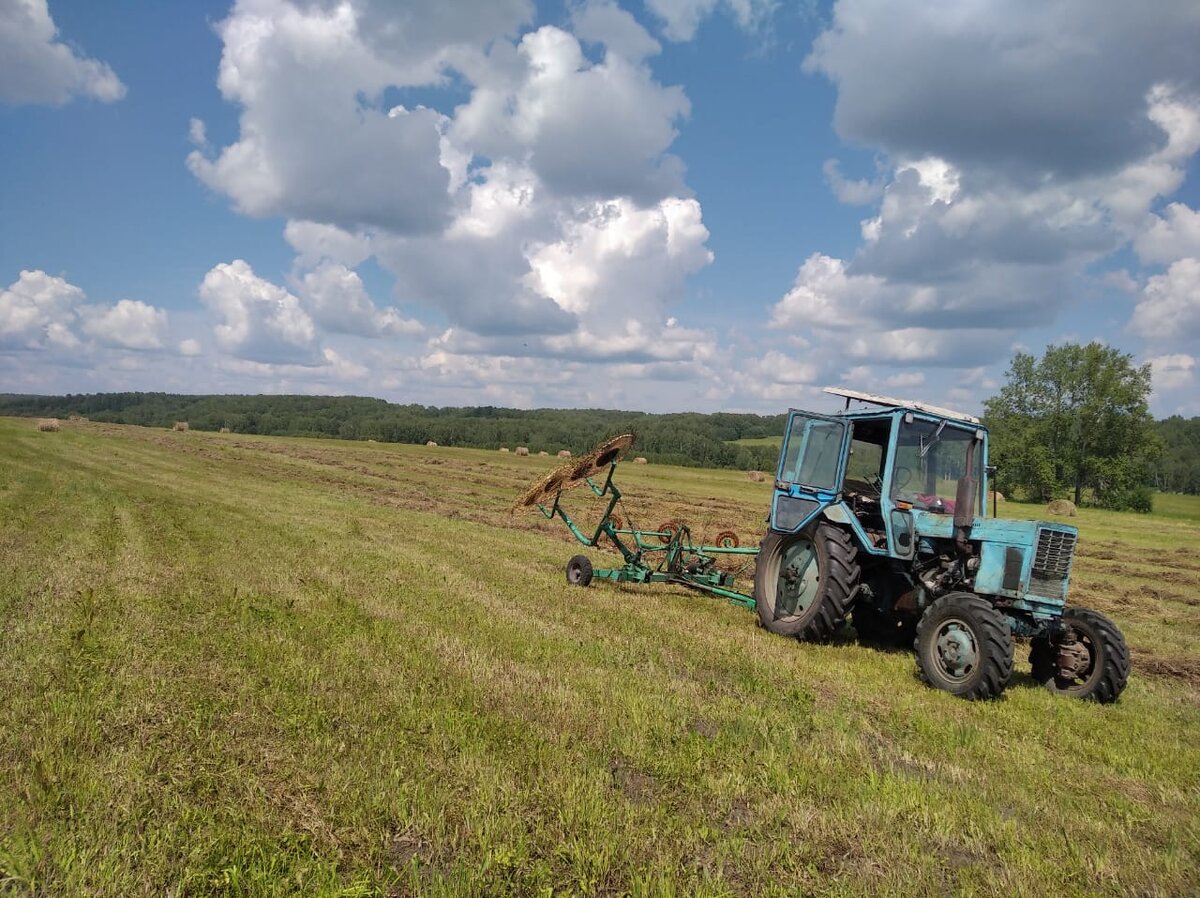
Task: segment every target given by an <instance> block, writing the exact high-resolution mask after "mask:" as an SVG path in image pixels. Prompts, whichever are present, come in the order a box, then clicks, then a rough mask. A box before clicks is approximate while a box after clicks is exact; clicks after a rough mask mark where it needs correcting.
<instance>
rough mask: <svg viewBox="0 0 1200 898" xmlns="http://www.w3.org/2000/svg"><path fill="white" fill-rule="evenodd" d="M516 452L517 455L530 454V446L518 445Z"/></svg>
mask: <svg viewBox="0 0 1200 898" xmlns="http://www.w3.org/2000/svg"><path fill="white" fill-rule="evenodd" d="M516 454H517V455H528V454H529V447H528V446H518V447H517V451H516Z"/></svg>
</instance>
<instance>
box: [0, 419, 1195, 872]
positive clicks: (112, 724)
mask: <svg viewBox="0 0 1200 898" xmlns="http://www.w3.org/2000/svg"><path fill="white" fill-rule="evenodd" d="M552 463H553V460H552V459H538V458H515V457H512V456H504V455H500V454H499V453H491V452H483V451H470V450H453V449H429V450H427V449H425V448H423V447H422V448H418V447H410V446H396V445H385V444H363V443H356V444H352V443H337V442H332V441H315V440H313V441H310V440H288V439H282V438H254V437H243V436H240V435H237V434H230V435H218V434H204V433H195V432H193V433H170V432H166V431H160V430H147V429H140V428H125V427H116V426H103V425H86V426H69V427H65V428H64V429H63V431H62V432H60V433H39V432H37V431H36V430H35V428H34V423H33V422H31V421H19V420H11V419H0V621H2V622H3V631H2V632H3V634H4V637H3V638H4V642H3V648H2V649H0V893H3V894H15V895H85V894H86V895H113V896H118V895H119V896H133V895H165V894H172V895H180V896H181V895H293V894H304V895H376V894H379V895H390V894H395V895H463V894H466V895H494V894H511V895H536V894H543V895H545V894H554V895H560V894H561V895H572V894H574V895H615V894H631V895H679V896H685V895H689V896H690V895H743V894H754V895H772V894H779V895H807V894H822V895H859V894H864V893H880V894H889V893H890V894H897V895H915V894H935V893H952V894H968V895H970V894H974V895H995V894H1005V895H1008V894H1028V895H1043V894H1048V893H1050V894H1067V895H1075V894H1113V895H1116V894H1122V895H1124V894H1130V893H1133V894H1164V895H1167V894H1170V895H1187V894H1196V893H1197V892H1198V891H1200V874H1197V872H1196V871H1197V868H1198V866H1200V857H1198V853H1200V832H1198V826H1200V824H1198V820H1200V773H1198V771H1200V748H1198V746H1200V699H1198V696H1197V683H1198V681H1200V666H1198V664H1197V659H1198V658H1200V611H1198V610H1197V600H1196V595H1197V589H1196V587H1197V586H1200V566H1198V563H1197V561H1196V559H1195V558H1194V548H1195V546H1196V545H1197V541H1198V539H1200V525H1198V524H1196V523H1194V522H1192V521H1189V520H1187V519H1185V518H1176V517H1172V518H1166V517H1160V516H1152V517H1145V516H1135V515H1113V514H1105V513H1101V512H1091V511H1084V512H1081V514H1080V516H1079V518H1077V519H1075V520H1076V521H1077V522H1078V523H1079V525H1080V527H1081V530H1082V532H1083V539H1082V541H1081V555H1080V558H1079V562H1078V565H1077V577H1076V580H1077V584H1078V587H1079V593H1080V595H1081V596H1082V597H1085V598H1086V599H1087V603H1088V604H1093V605H1095V606H1097V607H1101V608H1102V609H1104V610H1107V611H1109V613H1111V614H1113V615H1114V616H1115V617H1116V618H1117V620H1118V622H1119V623H1120V624H1121V626H1122V627H1124V628H1125V630H1126V632H1127V634H1128V636H1129V640H1130V643H1131V645H1132V647H1133V650H1134V653H1135V673H1134V676H1133V677H1132V679H1131V681H1130V685H1129V688H1128V690H1127V691H1126V693H1125V695H1124V697H1123V698H1122V700H1121V701H1120V702H1119V703H1118V704H1116V705H1113V706H1107V707H1099V706H1095V705H1090V704H1085V703H1081V702H1074V701H1070V700H1065V699H1059V698H1056V697H1055V696H1052V695H1050V694H1049V693H1048V692H1046V691H1045V690H1043V689H1041V688H1039V687H1036V686H1035V685H1034V684H1032V683H1031V682H1030V681H1029V680H1028V678H1026V677H1021V676H1019V677H1016V678H1014V682H1013V683H1012V684H1011V686H1010V688H1009V690H1008V692H1007V693H1006V696H1005V698H1004V699H1003V700H1002V701H998V702H993V703H984V704H969V703H966V702H962V701H960V700H957V699H954V698H952V697H950V696H949V695H946V694H944V693H940V692H936V691H933V690H930V689H928V688H925V687H923V686H922V685H920V684H919V683H918V681H917V679H916V677H915V676H914V665H913V660H912V657H911V655H910V654H906V653H903V652H896V653H887V652H879V651H872V650H869V649H865V648H862V647H860V646H858V645H856V644H855V643H854V642H853V641H852V640H850V639H849V638H848V637H847V638H845V639H842V640H839V641H836V642H835V643H833V644H831V645H825V646H814V645H803V644H800V643H797V642H795V641H793V640H787V639H782V638H778V637H773V636H770V635H769V634H767V633H765V632H764V631H762V630H759V629H758V628H756V627H755V626H754V625H753V617H752V616H751V615H750V614H748V613H746V612H745V611H742V610H739V609H737V608H735V607H733V606H730V605H728V604H725V603H722V602H719V601H714V600H712V599H709V598H705V597H703V596H700V595H696V594H693V593H689V592H686V591H683V590H680V589H674V588H632V587H630V588H619V587H616V586H612V585H604V584H601V585H597V586H595V587H593V588H592V589H589V590H586V591H585V590H577V589H573V588H568V587H567V586H566V585H565V583H564V581H563V573H562V571H563V565H564V564H565V562H566V560H567V558H568V557H569V556H570V555H571V554H573V552H575V551H577V550H576V549H574V548H572V544H571V543H570V542H569V541H568V540H567V538H566V535H565V530H564V529H563V528H561V526H560V525H554V524H552V523H551V522H548V521H545V520H543V519H542V518H540V517H539V516H538V515H536V514H534V515H532V516H520V517H510V516H509V515H508V513H507V506H508V503H510V502H511V501H512V499H513V498H514V497H515V495H516V494H517V492H518V491H519V489H520V488H521V487H522V486H523V485H524V484H525V483H527V482H528V481H530V480H532V479H533V478H534V477H535V476H538V475H539V474H540V473H542V472H544V471H545V470H546V469H547V468H548V467H549V466H550V465H551V464H552ZM621 482H622V486H623V488H624V490H625V491H626V493H627V494H628V495H629V496H630V497H631V499H630V501H629V502H628V503H627V506H628V507H627V508H626V509H625V511H626V514H627V516H629V517H632V518H634V520H635V521H636V522H637V523H638V524H640V525H642V526H654V525H656V524H657V523H659V522H660V521H662V520H667V519H681V520H686V521H688V522H690V523H691V524H692V525H693V527H694V530H695V531H696V533H697V534H698V535H700V536H701V537H703V536H704V535H706V534H710V535H711V534H715V533H716V532H717V531H720V530H725V529H733V530H735V531H737V532H738V533H739V534H741V536H742V539H743V542H744V543H749V542H752V541H754V540H755V539H756V538H757V536H758V535H759V534H760V533H761V528H762V519H763V516H764V514H765V508H766V503H767V497H768V496H769V494H770V484H767V483H752V482H749V481H748V480H747V479H746V477H745V475H744V474H739V473H736V472H729V471H724V472H718V471H701V470H695V469H675V468H667V467H661V466H655V465H648V466H644V467H643V466H633V465H630V466H627V467H623V468H622V469H621ZM575 502H576V505H577V506H578V507H583V504H584V503H583V497H582V496H580V497H579V498H578V499H576V500H575ZM1004 510H1005V509H1004V506H1002V513H1004ZM1009 511H1010V512H1011V513H1014V514H1021V513H1023V512H1025V511H1029V512H1036V511H1037V510H1036V509H1025V508H1019V507H1015V506H1014V507H1012V508H1010V509H1009ZM583 516H584V517H585V518H586V517H587V515H586V514H585V515H583Z"/></svg>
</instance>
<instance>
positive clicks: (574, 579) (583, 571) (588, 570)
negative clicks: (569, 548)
mask: <svg viewBox="0 0 1200 898" xmlns="http://www.w3.org/2000/svg"><path fill="white" fill-rule="evenodd" d="M567 582H568V583H570V584H571V585H572V586H587V585H588V584H589V583H591V582H592V560H591V559H590V558H588V557H587V556H586V555H575V556H573V557H572V558H571V560H570V561H568V562H567Z"/></svg>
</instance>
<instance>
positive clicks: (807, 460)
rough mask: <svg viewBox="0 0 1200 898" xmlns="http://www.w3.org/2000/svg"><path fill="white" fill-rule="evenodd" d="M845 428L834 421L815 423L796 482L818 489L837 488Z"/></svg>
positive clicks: (811, 427)
mask: <svg viewBox="0 0 1200 898" xmlns="http://www.w3.org/2000/svg"><path fill="white" fill-rule="evenodd" d="M844 429H845V428H844V427H843V426H842V425H840V424H834V423H833V422H832V421H814V422H813V423H812V425H811V426H810V432H809V435H808V447H807V448H806V449H805V451H804V458H803V460H802V461H801V462H800V473H799V475H798V476H797V477H796V480H797V481H798V482H800V483H803V484H806V485H807V486H813V487H816V488H817V489H826V490H829V489H834V488H835V487H836V486H837V469H838V461H839V459H838V456H839V455H840V454H841V451H842V431H843V430H844Z"/></svg>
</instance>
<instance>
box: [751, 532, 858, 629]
mask: <svg viewBox="0 0 1200 898" xmlns="http://www.w3.org/2000/svg"><path fill="white" fill-rule="evenodd" d="M799 538H804V539H808V540H810V541H811V542H812V544H813V548H814V551H815V554H816V562H817V576H818V578H819V580H820V591H819V593H818V594H817V596H816V598H815V599H814V600H813V602H812V603H811V604H810V605H809V606H808V608H807V609H806V610H805V611H803V612H801V613H800V614H794V615H786V616H783V617H779V618H777V617H776V616H775V601H776V593H777V591H778V587H779V563H780V560H781V559H782V557H783V554H784V552H785V551H786V549H787V548H788V546H790V545H791V544H792V543H793V542H794V541H796V540H797V539H799ZM857 555H858V550H857V549H856V548H855V546H854V543H853V541H852V540H851V539H850V534H849V533H847V532H846V531H845V530H842V529H841V528H840V527H835V526H833V525H832V524H828V523H826V522H824V521H816V522H814V523H812V524H809V525H808V526H807V527H805V528H804V529H803V530H801V531H800V532H799V533H776V532H774V531H768V533H767V535H766V536H765V537H763V541H762V545H761V546H760V548H759V553H758V563H757V565H756V566H755V569H754V601H755V608H756V610H757V611H758V619H759V622H760V623H761V624H762V625H763V626H764V627H765V628H766V629H768V630H770V631H771V632H772V633H778V634H779V635H781V636H795V637H796V638H797V639H804V640H811V641H818V640H823V639H829V638H830V637H831V636H833V634H834V633H836V632H837V631H838V630H840V629H841V627H842V625H843V624H845V623H846V614H847V612H848V611H849V610H850V604H851V603H852V602H853V601H854V596H855V595H856V594H857V593H858V584H859V578H860V577H861V575H862V572H861V570H860V569H859V566H858V561H857V560H856V559H857Z"/></svg>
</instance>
